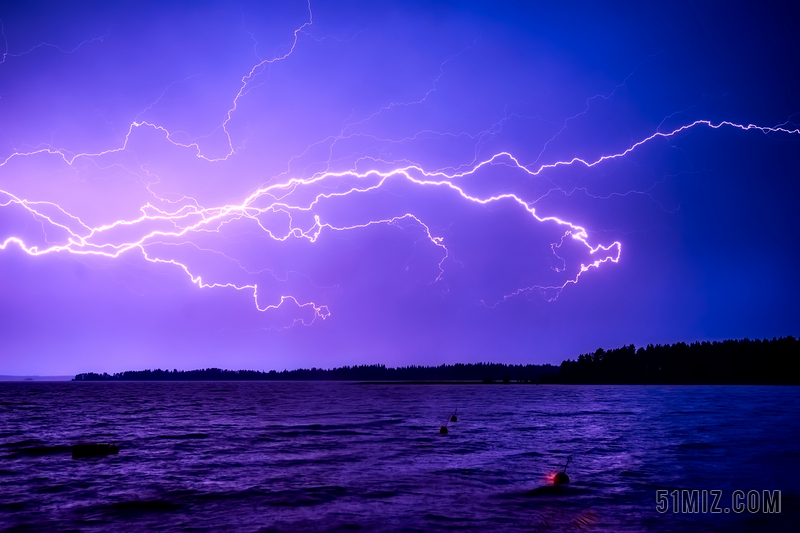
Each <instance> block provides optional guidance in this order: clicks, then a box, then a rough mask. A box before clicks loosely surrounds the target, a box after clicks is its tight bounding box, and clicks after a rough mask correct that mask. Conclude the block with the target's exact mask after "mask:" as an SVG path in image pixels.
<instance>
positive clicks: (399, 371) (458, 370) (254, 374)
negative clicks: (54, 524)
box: [74, 363, 558, 382]
mask: <svg viewBox="0 0 800 533" xmlns="http://www.w3.org/2000/svg"><path fill="white" fill-rule="evenodd" d="M556 372H558V367H557V366H553V365H503V364H495V363H475V364H463V363H456V364H454V365H441V366H404V367H399V368H386V366H385V365H360V366H343V367H340V368H332V369H322V368H311V369H307V368H299V369H297V370H284V371H282V372H276V371H275V370H271V371H269V372H259V371H257V370H221V369H219V368H206V369H203V370H172V371H170V370H129V371H127V372H119V373H117V374H95V373H94V372H90V373H88V374H78V375H77V376H75V379H74V381H214V380H226V381H504V380H505V381H512V380H513V381H519V382H522V381H530V382H536V381H537V380H538V379H540V378H541V376H543V375H545V374H551V373H556Z"/></svg>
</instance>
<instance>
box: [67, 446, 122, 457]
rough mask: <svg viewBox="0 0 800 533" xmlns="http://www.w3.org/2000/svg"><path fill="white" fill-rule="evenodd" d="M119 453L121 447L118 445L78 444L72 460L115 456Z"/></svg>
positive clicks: (73, 451) (74, 448)
mask: <svg viewBox="0 0 800 533" xmlns="http://www.w3.org/2000/svg"><path fill="white" fill-rule="evenodd" d="M117 453H119V446H117V445H116V444H76V445H74V446H73V447H72V458H73V459H80V458H82V457H99V456H102V455H113V454H117Z"/></svg>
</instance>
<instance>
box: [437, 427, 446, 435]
mask: <svg viewBox="0 0 800 533" xmlns="http://www.w3.org/2000/svg"><path fill="white" fill-rule="evenodd" d="M439 433H441V434H442V435H445V434H446V433H447V426H439Z"/></svg>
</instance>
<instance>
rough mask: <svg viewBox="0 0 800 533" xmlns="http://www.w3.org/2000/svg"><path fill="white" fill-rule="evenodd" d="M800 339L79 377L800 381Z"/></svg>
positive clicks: (706, 382) (433, 382)
mask: <svg viewBox="0 0 800 533" xmlns="http://www.w3.org/2000/svg"><path fill="white" fill-rule="evenodd" d="M798 359H800V341H798V340H797V339H795V338H794V337H791V336H790V337H781V338H774V339H772V340H766V339H765V340H763V341H762V340H749V339H742V340H727V341H722V342H702V343H700V342H695V343H692V344H686V343H682V342H681V343H676V344H671V345H669V344H668V345H660V344H658V345H652V344H650V345H648V346H647V347H640V348H638V349H636V347H634V345H632V344H631V345H628V346H623V347H621V348H616V349H613V350H608V351H606V350H603V349H602V348H600V349H598V350H597V351H595V352H594V353H589V354H582V355H580V356H579V357H578V358H577V359H576V360H572V359H567V360H565V361H563V362H562V363H561V365H560V366H555V365H550V364H544V365H535V364H524V365H523V364H516V365H514V364H502V363H456V364H452V365H439V366H407V367H397V368H387V367H386V366H385V365H360V366H352V367H351V366H344V367H339V368H330V369H322V368H311V369H306V368H299V369H296V370H283V371H281V372H278V371H276V370H270V371H266V372H262V371H257V370H223V369H220V368H206V369H197V370H161V369H156V370H129V371H125V372H119V373H116V374H107V373H104V374H98V373H94V372H89V373H84V374H78V375H76V376H75V378H74V380H73V381H351V382H358V383H362V384H376V385H377V384H387V383H396V384H409V385H410V384H419V385H436V384H491V383H505V384H510V383H521V384H537V383H540V384H566V385H569V384H574V385H581V384H586V385H602V384H606V385H800V364H798Z"/></svg>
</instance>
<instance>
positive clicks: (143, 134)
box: [0, 1, 800, 374]
mask: <svg viewBox="0 0 800 533" xmlns="http://www.w3.org/2000/svg"><path fill="white" fill-rule="evenodd" d="M535 4H536V2H533V3H531V2H525V3H520V4H519V5H515V4H514V3H503V2H398V3H390V2H347V3H343V2H330V1H326V2H316V1H315V2H312V4H311V5H310V6H309V5H307V4H305V3H304V2H303V1H285V2H273V3H270V4H265V3H263V2H243V3H240V4H235V5H234V4H232V3H230V2H198V3H177V2H175V3H172V5H167V6H166V7H165V5H164V3H163V2H152V3H149V4H148V3H143V2H130V3H114V4H113V5H112V4H110V3H107V2H101V3H97V4H96V5H94V6H92V5H90V4H85V5H84V6H82V7H80V8H77V9H76V8H75V7H74V6H73V3H71V2H63V3H61V4H60V5H59V4H58V3H55V2H42V3H40V5H36V4H35V3H27V2H26V3H20V4H19V5H17V6H9V5H7V4H4V5H3V6H2V7H0V21H2V27H3V37H2V39H0V50H2V51H4V54H3V56H2V60H1V61H0V374H74V373H77V372H85V371H99V372H103V371H107V372H113V371H121V370H128V369H142V368H154V367H161V368H181V369H191V368H200V367H208V366H219V367H223V368H233V369H236V368H249V369H259V370H262V369H278V370H282V369H284V368H297V367H312V366H317V367H332V366H341V365H346V364H347V365H352V364H362V363H384V364H387V365H391V366H395V365H408V364H440V363H452V362H459V361H460V362H477V361H494V362H510V363H518V362H531V363H545V362H549V363H560V361H561V360H562V359H564V358H567V357H575V356H577V355H578V354H579V353H583V352H587V351H593V350H595V349H597V348H598V347H604V348H613V347H618V346H621V345H623V344H630V343H634V344H636V345H637V346H639V345H646V344H648V343H667V342H678V341H686V342H690V341H695V340H714V339H725V338H742V337H750V338H754V337H759V338H762V337H770V338H771V337H773V336H782V335H798V333H800V331H798V324H800V305H798V301H800V283H798V279H797V271H798V267H797V265H798V264H800V251H798V249H799V248H800V247H798V239H799V238H798V235H800V223H798V222H799V221H800V215H798V209H797V200H798V198H799V197H800V194H798V193H800V183H798V165H800V132H798V130H797V122H798V117H800V76H798V75H797V73H798V72H800V36H798V33H797V32H796V29H795V25H796V21H797V20H800V13H798V11H797V8H796V7H795V8H792V7H790V6H788V5H783V6H782V5H781V4H789V3H786V2H776V3H774V4H773V3H770V2H759V3H758V4H757V5H751V6H748V7H747V9H745V8H744V7H742V8H740V7H737V6H735V5H731V4H730V3H724V4H720V6H723V7H719V8H716V7H712V6H710V5H706V6H705V7H698V6H697V5H696V3H695V2H663V3H661V5H658V6H655V7H643V6H641V5H640V4H641V2H619V3H615V4H614V7H611V8H608V7H606V8H602V9H601V8H598V7H597V6H596V5H595V4H596V3H593V2H588V3H585V4H583V3H552V2H549V3H541V4H542V5H540V6H537V5H535ZM555 4H558V5H555ZM312 14H313V16H312ZM748 125H753V127H750V128H749V129H748V128H747V126H748Z"/></svg>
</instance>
